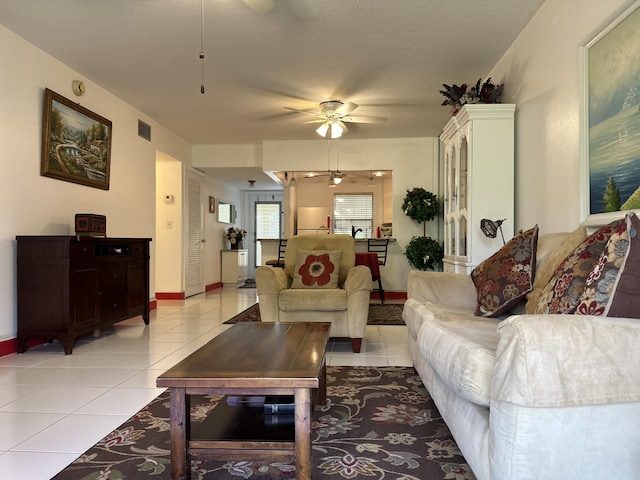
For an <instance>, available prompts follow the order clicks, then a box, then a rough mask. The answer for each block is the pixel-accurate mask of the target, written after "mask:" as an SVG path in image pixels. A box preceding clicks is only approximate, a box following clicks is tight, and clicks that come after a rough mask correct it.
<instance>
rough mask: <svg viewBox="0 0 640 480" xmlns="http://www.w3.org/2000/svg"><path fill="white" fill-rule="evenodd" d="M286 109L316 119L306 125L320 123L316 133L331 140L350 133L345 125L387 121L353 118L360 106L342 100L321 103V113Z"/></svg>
mask: <svg viewBox="0 0 640 480" xmlns="http://www.w3.org/2000/svg"><path fill="white" fill-rule="evenodd" d="M284 108H286V109H287V110H291V111H294V112H297V113H304V114H305V115H311V116H313V117H316V118H315V120H309V121H308V122H306V123H320V124H321V125H320V126H319V127H318V129H317V130H316V133H318V135H320V136H321V137H326V136H327V134H330V136H331V138H339V137H341V136H342V134H343V133H344V132H348V131H349V130H348V128H347V126H346V125H345V123H379V122H384V121H385V120H387V119H386V118H385V117H368V116H353V115H351V112H353V111H354V110H355V109H356V108H358V105H356V104H355V103H353V102H346V103H343V102H341V101H340V100H328V101H326V102H321V103H320V112H319V113H316V112H312V111H309V110H299V109H297V108H291V107H284Z"/></svg>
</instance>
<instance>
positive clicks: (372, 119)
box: [340, 115, 387, 123]
mask: <svg viewBox="0 0 640 480" xmlns="http://www.w3.org/2000/svg"><path fill="white" fill-rule="evenodd" d="M340 120H342V121H343V122H352V123H379V122H386V121H387V119H386V118H385V117H362V116H360V117H358V116H351V115H349V116H346V117H342V118H341V119H340Z"/></svg>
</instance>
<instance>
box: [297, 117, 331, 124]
mask: <svg viewBox="0 0 640 480" xmlns="http://www.w3.org/2000/svg"><path fill="white" fill-rule="evenodd" d="M326 121H327V119H326V118H323V117H318V118H317V119H315V120H307V121H306V122H302V123H324V122H326Z"/></svg>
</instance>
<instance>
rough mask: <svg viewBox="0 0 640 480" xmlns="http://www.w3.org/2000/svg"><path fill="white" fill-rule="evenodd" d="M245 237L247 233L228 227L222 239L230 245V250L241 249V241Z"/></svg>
mask: <svg viewBox="0 0 640 480" xmlns="http://www.w3.org/2000/svg"><path fill="white" fill-rule="evenodd" d="M246 236H247V231H246V230H244V229H242V228H237V227H229V228H228V229H227V230H226V231H225V234H224V238H225V239H226V241H227V242H229V243H230V244H231V249H232V250H237V249H239V248H242V241H243V240H244V237H246Z"/></svg>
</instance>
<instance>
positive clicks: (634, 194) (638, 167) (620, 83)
mask: <svg viewBox="0 0 640 480" xmlns="http://www.w3.org/2000/svg"><path fill="white" fill-rule="evenodd" d="M638 59H640V2H635V3H634V4H633V6H632V7H630V8H628V9H627V10H626V11H625V12H624V13H623V14H622V15H620V16H619V17H618V18H617V19H616V20H615V21H614V22H612V23H611V24H610V25H609V26H608V27H607V28H605V29H604V30H603V31H602V32H601V33H599V34H598V35H597V36H596V37H595V38H594V39H593V40H591V41H590V42H589V43H588V44H587V45H586V46H585V47H584V48H582V49H581V67H582V69H581V70H582V96H583V106H582V107H583V108H582V115H581V152H582V167H583V175H582V176H583V179H582V186H583V188H582V194H583V199H582V200H583V201H582V207H583V208H582V209H583V219H584V218H589V217H593V216H594V215H596V216H598V217H599V219H600V220H601V221H606V218H607V217H609V216H611V217H617V216H620V213H621V211H626V210H637V209H640V61H638Z"/></svg>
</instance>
